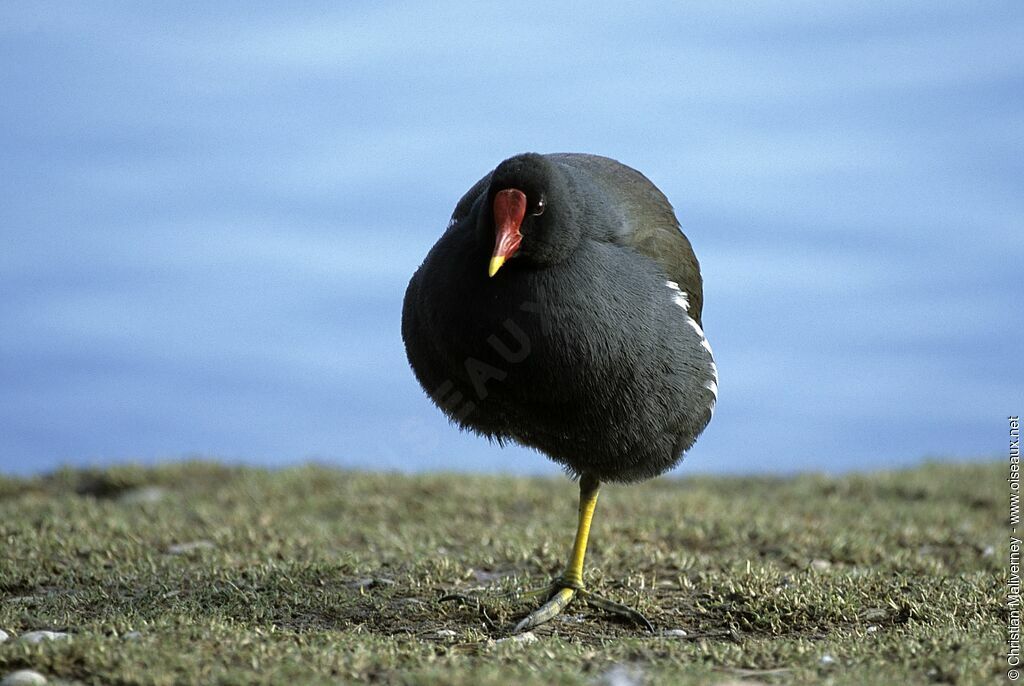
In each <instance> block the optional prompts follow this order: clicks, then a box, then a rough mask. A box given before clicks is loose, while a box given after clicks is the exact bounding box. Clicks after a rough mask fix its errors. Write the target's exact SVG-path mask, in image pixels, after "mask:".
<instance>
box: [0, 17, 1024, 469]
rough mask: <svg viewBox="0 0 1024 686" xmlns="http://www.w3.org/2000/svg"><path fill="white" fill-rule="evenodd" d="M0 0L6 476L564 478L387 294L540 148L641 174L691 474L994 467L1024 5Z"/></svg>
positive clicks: (1008, 304) (1014, 254)
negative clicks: (691, 404)
mask: <svg viewBox="0 0 1024 686" xmlns="http://www.w3.org/2000/svg"><path fill="white" fill-rule="evenodd" d="M214 5H215V6H213V7H206V6H202V5H192V4H187V5H180V6H179V5H173V6H170V5H165V6H157V5H149V4H146V3H127V2H126V3H103V4H102V6H99V5H97V6H95V7H90V6H88V5H74V6H72V5H70V4H67V3H42V2H31V3H18V2H15V3H10V2H8V3H4V4H3V5H2V6H0V93H2V97H0V151H2V152H0V238H2V243H0V294H2V297H0V471H3V472H13V473H34V472H39V471H42V470H48V469H52V468H54V467H55V466H57V465H59V464H64V463H70V464H74V465H83V464H96V463H108V462H114V461H122V460H141V461H146V462H152V461H156V460H163V459H174V458H180V457H182V456H196V455H199V456H210V457H218V458H224V459H230V460H242V461H248V462H253V463H258V464H268V465H279V464H287V463H292V462H296V461H300V460H306V459H317V460H322V461H326V462H329V463H332V464H337V465H342V466H358V467H371V468H380V469H399V470H422V469H459V470H487V471H493V470H503V471H513V472H518V473H535V472H547V471H556V469H557V468H556V467H554V466H553V465H551V464H550V463H549V462H547V461H546V460H545V459H544V458H543V457H542V456H539V455H536V454H534V453H532V452H529V451H526V450H521V449H516V448H511V449H504V450H501V449H499V448H498V447H497V446H492V445H488V444H487V443H486V442H484V441H482V440H479V439H476V438H474V437H472V436H466V435H460V434H459V433H458V432H457V431H455V430H454V429H452V428H451V427H449V426H448V424H447V423H446V422H445V420H444V419H443V418H442V417H441V415H440V413H439V412H437V411H436V410H435V409H434V408H433V407H432V406H431V405H430V403H429V402H428V400H427V399H426V398H425V396H424V395H423V393H422V392H421V391H420V389H419V388H418V386H417V385H416V383H415V381H414V379H413V377H412V375H411V373H410V372H409V370H408V367H407V365H406V362H405V357H404V353H403V349H402V344H401V340H400V336H399V319H400V312H401V299H402V294H403V292H404V288H405V283H406V281H407V279H408V277H409V276H410V275H411V273H412V272H413V270H414V269H415V268H416V266H417V265H418V263H419V261H420V260H421V259H422V257H423V256H424V255H425V254H426V251H427V250H428V249H429V247H430V245H431V244H432V243H433V241H434V240H435V239H436V238H437V236H438V235H439V234H440V232H441V231H442V230H443V228H444V226H445V224H446V222H447V218H448V215H449V213H450V212H451V209H452V207H453V206H454V203H455V201H456V200H457V199H458V198H459V196H460V195H461V193H462V192H463V191H465V190H466V189H467V188H468V187H469V186H470V184H472V183H473V182H474V181H475V180H476V179H477V178H479V177H480V176H481V175H482V174H483V173H484V172H486V171H487V170H488V169H489V168H491V167H492V166H493V165H494V164H495V163H497V162H498V161H500V160H501V159H503V158H504V157H507V156H509V155H511V154H514V153H517V152H521V151H524V150H538V151H561V150H572V151H587V152H595V153H600V154H605V155H609V156H611V157H615V158H618V159H620V160H622V161H624V162H626V163H628V164H631V165H633V166H635V167H637V168H639V169H641V170H642V171H644V172H645V173H646V174H647V175H648V176H649V177H650V178H652V179H653V180H654V181H655V182H656V183H657V184H658V185H659V186H660V187H661V188H662V189H663V190H664V191H665V192H666V194H667V195H668V196H669V198H670V199H671V200H672V201H673V203H674V205H675V206H676V208H677V211H678V214H679V216H680V218H681V220H682V223H683V225H684V228H685V230H686V231H687V233H688V235H689V236H690V238H691V240H692V242H693V244H694V246H695V248H696V250H697V252H698V255H699V257H700V258H701V261H702V265H703V269H704V274H705V288H706V305H705V313H704V323H705V329H706V331H707V333H708V336H709V338H710V340H711V343H712V346H713V347H714V349H715V354H716V357H717V359H718V366H719V370H720V373H721V383H720V389H721V390H720V401H719V404H718V407H717V410H716V414H715V417H714V420H713V421H712V424H711V425H710V427H709V428H708V430H707V432H706V434H705V436H704V437H703V438H702V439H701V440H700V441H699V442H698V444H697V445H696V446H695V448H694V449H693V450H692V451H691V454H690V456H689V457H688V458H687V461H686V462H685V463H684V466H683V467H682V468H681V470H682V471H683V472H684V473H685V472H692V471H702V472H707V471H711V472H790V471H794V470H799V469H815V470H823V471H842V470H848V469H862V468H863V469H868V468H876V467H886V466H894V465H903V464H911V463H914V462H916V461H919V460H920V459H922V458H925V457H929V456H933V457H943V458H974V457H991V456H995V455H999V454H1002V453H1003V452H1005V450H1006V437H1005V433H1006V431H1005V416H1006V415H1007V414H1010V413H1019V412H1020V411H1021V410H1022V406H1024V402H1022V400H1024V391H1022V384H1021V364H1020V360H1021V353H1022V346H1021V343H1020V340H1021V339H1020V332H1021V326H1020V321H1021V319H1020V314H1021V295H1022V288H1021V277H1020V274H1021V266H1020V265H1021V252H1022V250H1021V249H1022V247H1024V238H1022V235H1024V234H1022V229H1024V193H1022V192H1021V190H1022V186H1021V179H1022V172H1024V50H1022V48H1021V45H1024V41H1021V40H1020V37H1021V36H1022V35H1024V10H1022V9H1021V6H1020V4H1019V3H1015V2H1004V3H984V2H982V3H963V4H960V5H958V6H949V5H945V4H943V5H939V4H935V3H924V2H922V3H895V4H894V3H890V2H868V3H858V4H856V5H852V6H846V7H843V8H840V7H839V6H837V5H836V6H833V5H817V4H813V3H806V4H804V3H768V4H757V5H754V4H746V3H731V4H728V5H725V4H722V3H719V4H716V5H709V6H704V7H691V6H690V3H659V4H657V5H655V4H646V5H644V8H643V9H638V8H636V7H633V6H629V7H627V6H625V5H620V4H619V3H611V4H607V5H606V6H601V5H592V6H588V7H591V8H592V9H589V10H588V11H586V12H583V11H563V10H557V9H552V8H551V7H549V6H548V4H546V3H513V4H507V3H506V4H505V5H504V6H501V7H483V6H481V5H480V4H479V3H411V4H403V3H399V4H391V5H388V6H387V7H380V6H378V5H376V4H373V3H361V2H353V3H343V4H340V5H339V4H337V3H324V4H321V5H307V4H289V5H287V6H274V5H266V6H258V5H250V4H245V5H238V6H234V7H232V6H229V5H225V4H221V3H214Z"/></svg>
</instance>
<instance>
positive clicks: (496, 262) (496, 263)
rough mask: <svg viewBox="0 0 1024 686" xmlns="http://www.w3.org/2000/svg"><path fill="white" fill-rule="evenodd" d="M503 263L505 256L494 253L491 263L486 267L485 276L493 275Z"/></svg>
mask: <svg viewBox="0 0 1024 686" xmlns="http://www.w3.org/2000/svg"><path fill="white" fill-rule="evenodd" d="M503 264H505V258H504V257H502V256H501V255H495V256H494V257H492V258H491V264H490V265H489V266H488V267H487V276H494V275H495V274H497V273H498V270H499V269H501V265H503Z"/></svg>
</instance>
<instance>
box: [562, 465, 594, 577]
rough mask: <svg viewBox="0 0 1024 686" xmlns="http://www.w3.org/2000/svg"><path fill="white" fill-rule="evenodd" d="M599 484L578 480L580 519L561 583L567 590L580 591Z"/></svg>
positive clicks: (590, 479) (586, 479) (589, 479)
mask: <svg viewBox="0 0 1024 686" xmlns="http://www.w3.org/2000/svg"><path fill="white" fill-rule="evenodd" d="M600 490H601V484H600V482H598V480H597V479H594V478H591V477H587V476H584V477H582V478H581V479H580V517H579V523H578V524H577V525H576V540H575V542H573V544H572V556H571V557H570V558H569V565H568V566H567V567H566V569H565V573H564V574H562V581H564V582H565V585H566V586H567V587H569V588H576V589H582V588H583V587H584V586H583V560H584V558H586V556H587V542H588V541H589V540H590V523H591V522H592V521H593V520H594V510H595V509H596V508H597V494H598V493H599V492H600Z"/></svg>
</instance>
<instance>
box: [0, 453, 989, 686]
mask: <svg viewBox="0 0 1024 686" xmlns="http://www.w3.org/2000/svg"><path fill="white" fill-rule="evenodd" d="M146 486H158V487H160V488H162V489H163V492H164V495H163V497H162V498H160V499H159V500H157V501H156V502H137V499H133V497H132V496H133V494H137V493H138V492H139V491H138V490H137V489H138V488H140V487H146ZM1004 487H1005V475H1004V474H1003V469H1002V466H1001V465H999V464H996V463H975V464H970V465H949V464H945V465H943V464H928V465H925V466H923V467H921V468H918V469H914V470H910V471H900V472H887V473H877V474H870V475H853V476H846V477H842V478H829V477H824V476H816V475H807V476H800V477H796V478H792V479H772V478H743V479H740V478H684V479H676V478H663V479H658V480H655V481H651V482H648V483H645V484H642V485H638V486H628V487H620V486H614V485H612V486H606V487H605V488H604V489H603V491H602V494H601V502H600V503H599V505H598V509H597V516H596V519H595V523H594V530H593V538H592V540H591V550H590V555H589V556H588V561H587V562H588V583H589V584H590V585H591V587H593V588H595V589H598V590H600V591H601V592H602V593H603V594H604V595H607V596H610V597H612V598H615V599H618V600H620V601H623V602H626V603H629V604H631V605H633V606H634V607H636V608H638V609H639V610H641V611H642V612H644V613H645V614H646V615H647V616H648V617H649V618H650V619H651V621H652V622H653V623H654V624H655V626H656V627H657V628H658V630H659V631H665V630H672V629H682V630H684V631H685V632H686V636H685V637H680V636H670V635H650V634H647V633H645V632H643V631H641V630H639V629H638V628H637V627H634V626H630V625H627V624H622V623H619V622H616V621H614V620H611V619H609V618H607V617H606V616H602V615H601V614H600V613H599V612H595V611H591V610H589V609H587V608H585V607H579V606H576V605H573V606H571V607H570V608H569V609H568V614H567V616H566V617H565V618H563V619H562V620H560V621H555V622H553V623H551V624H549V625H546V626H543V627H540V628H538V629H535V630H534V635H535V636H536V638H537V639H538V640H536V641H533V642H525V641H504V642H498V641H497V639H502V638H504V637H505V636H506V635H507V627H508V625H509V624H510V623H512V622H514V620H515V619H516V618H517V617H519V616H522V614H524V613H525V612H526V611H527V610H528V609H530V608H531V606H530V605H529V603H521V602H520V603H513V602H508V601H505V600H501V599H495V600H493V601H489V605H490V609H489V611H488V613H487V616H486V617H485V616H484V615H483V614H482V613H481V612H480V611H479V610H478V609H477V608H474V607H470V606H463V605H459V604H457V603H438V602H437V599H438V598H439V597H440V596H441V595H442V594H443V593H445V592H446V591H462V592H470V591H478V590H479V591H484V590H490V591H509V590H512V589H515V588H526V587H537V586H540V585H542V584H544V583H546V582H547V581H548V580H549V579H550V578H551V577H552V576H554V575H555V574H557V573H558V572H559V571H560V570H561V565H562V563H563V561H564V558H565V557H566V556H567V554H568V548H569V545H570V543H571V540H572V535H573V531H574V527H575V508H576V490H575V486H574V485H573V484H571V483H570V482H569V481H568V480H566V479H564V478H552V479H521V478H510V477H483V476H464V475H458V476H454V475H428V476H414V477H407V476H397V475H392V474H372V473H359V472H346V471H337V470H331V469H326V468H319V467H302V468H295V469H286V470H281V471H264V470H257V469H243V468H228V467H223V466H218V465H215V464H208V463H189V464H177V465H168V466H164V467H160V468H156V469H143V468H136V467H119V468H114V469H109V470H104V471H87V472H82V471H62V472H58V473H56V474H54V475H50V476H47V477H42V478H37V479H29V480H19V479H10V478H7V479H5V478H2V477H0V551H2V552H0V629H4V630H6V631H7V632H8V633H9V634H11V640H9V641H7V642H6V643H3V644H0V676H2V675H3V674H6V673H7V672H10V671H14V670H16V669H24V668H31V669H35V670H38V671H40V672H42V673H43V674H46V675H47V676H48V677H50V678H51V679H60V680H67V681H76V680H77V681H81V682H84V683H89V684H92V683H96V684H100V683H103V684H116V683H147V684H148V683H152V684H170V683H238V684H244V683H257V682H265V683H291V684H305V683H338V682H385V683H393V682H394V683H427V684H450V683H454V684H487V683H501V684H506V683H541V684H548V683H564V684H586V683H601V680H602V678H606V677H607V673H608V671H609V670H611V669H613V668H615V667H616V665H619V666H620V667H619V669H620V670H627V671H632V673H633V674H635V675H640V676H641V678H642V679H645V680H647V681H648V682H650V683H674V684H690V683H692V684H703V683H728V682H735V681H737V680H740V681H741V682H742V683H748V684H750V683H769V684H774V683H785V684H790V683H835V684H875V683H877V684H915V683H998V682H999V678H1000V675H1002V674H1003V673H1004V669H1005V665H1004V663H1003V661H1002V659H1001V653H1002V651H1003V649H1004V646H1003V642H1004V640H1005V622H1006V619H1005V617H1006V614H1005V611H1004V608H1003V601H1002V597H1003V595H1004V586H1003V584H1004V581H1005V572H1004V559H1003V558H1004V557H1005V554H1006V553H1005V548H1006V542H1007V540H1008V538H1007V536H1008V534H1007V530H1006V512H1005V503H1004V502H1003V500H1004V499H1003V498H1001V496H1000V494H1001V493H1002V492H1003V491H1004V490H1005V488H1004ZM196 541H205V542H208V544H209V545H206V546H201V547H198V548H195V549H193V550H192V551H191V552H186V553H181V554H172V553H169V552H168V550H169V549H170V547H171V546H174V545H175V544H181V543H189V542H196ZM36 629H50V630H59V631H66V632H69V633H70V634H71V639H70V640H67V641H60V642H47V643H42V644H38V645H30V644H27V643H24V642H21V641H18V640H16V636H17V635H19V634H22V633H24V632H26V631H30V630H36ZM131 632H138V633H131ZM826 656H827V657H826Z"/></svg>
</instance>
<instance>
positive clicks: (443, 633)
mask: <svg viewBox="0 0 1024 686" xmlns="http://www.w3.org/2000/svg"><path fill="white" fill-rule="evenodd" d="M435 635H436V636H437V637H438V638H455V637H456V636H458V634H457V633H456V632H455V631H453V630H452V629H440V630H438V632H437V633H436V634H435Z"/></svg>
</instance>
